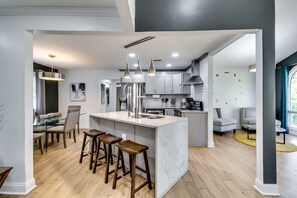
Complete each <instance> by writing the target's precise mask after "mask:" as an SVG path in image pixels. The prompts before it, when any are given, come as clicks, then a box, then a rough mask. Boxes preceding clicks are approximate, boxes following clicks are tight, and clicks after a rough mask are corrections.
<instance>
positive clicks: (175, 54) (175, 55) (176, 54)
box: [171, 52, 179, 57]
mask: <svg viewBox="0 0 297 198" xmlns="http://www.w3.org/2000/svg"><path fill="white" fill-rule="evenodd" d="M171 56H172V57H178V56H179V54H178V53H177V52H174V53H172V55H171Z"/></svg>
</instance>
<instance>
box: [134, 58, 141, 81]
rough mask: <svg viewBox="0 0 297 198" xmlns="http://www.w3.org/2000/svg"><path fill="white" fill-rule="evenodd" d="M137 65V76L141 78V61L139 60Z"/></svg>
mask: <svg viewBox="0 0 297 198" xmlns="http://www.w3.org/2000/svg"><path fill="white" fill-rule="evenodd" d="M137 64H138V66H137V68H136V71H135V76H137V77H140V76H141V75H142V71H141V68H140V64H139V59H138V62H137Z"/></svg>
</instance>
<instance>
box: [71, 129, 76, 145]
mask: <svg viewBox="0 0 297 198" xmlns="http://www.w3.org/2000/svg"><path fill="white" fill-rule="evenodd" d="M70 133H71V132H70ZM73 139H74V142H75V143H76V136H75V130H73Z"/></svg>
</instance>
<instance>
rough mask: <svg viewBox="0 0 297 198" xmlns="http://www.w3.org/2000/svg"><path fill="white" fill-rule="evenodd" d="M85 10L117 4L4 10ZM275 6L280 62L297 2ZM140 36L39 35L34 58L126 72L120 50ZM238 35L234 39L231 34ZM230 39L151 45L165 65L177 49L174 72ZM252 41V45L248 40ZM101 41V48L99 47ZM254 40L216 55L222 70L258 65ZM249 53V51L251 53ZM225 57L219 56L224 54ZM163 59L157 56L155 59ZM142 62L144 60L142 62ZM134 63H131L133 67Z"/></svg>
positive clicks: (41, 2)
mask: <svg viewBox="0 0 297 198" xmlns="http://www.w3.org/2000/svg"><path fill="white" fill-rule="evenodd" d="M23 6H26V7H69V6H70V7H85V8H88V7H89V8H90V9H91V7H92V9H94V8H116V3H115V0H71V1H70V0H21V1H20V0H1V1H0V7H12V8H13V7H23ZM275 7H276V38H275V39H276V63H277V62H279V61H281V60H283V59H284V58H286V57H288V56H289V55H291V54H293V53H295V52H296V51H297V39H296V38H297V23H296V18H297V12H296V8H297V0H275ZM143 36H144V35H142V34H141V33H132V34H130V35H128V36H127V35H124V36H119V35H117V36H108V35H104V36H102V35H101V36H99V35H95V36H94V35H93V36H90V35H85V36H83V35H36V36H35V39H34V60H35V61H36V62H39V63H42V64H47V65H48V64H49V60H48V57H47V54H48V53H55V54H56V55H57V58H56V63H57V66H58V67H62V68H123V66H122V65H123V62H125V53H126V52H125V51H124V50H123V48H122V46H123V45H125V44H127V43H129V42H132V41H134V40H137V39H138V38H142V37H143ZM233 36H234V35H233ZM231 37H232V36H231V35H221V34H219V35H215V34H213V35H211V34H210V35H199V33H197V34H196V36H193V37H192V36H191V37H190V38H188V37H185V36H183V35H175V36H172V35H171V38H166V35H160V36H159V35H157V39H155V41H153V42H156V43H154V44H152V45H153V49H154V51H155V52H154V55H155V56H156V58H162V59H163V64H162V65H160V66H158V67H159V68H164V64H165V62H169V61H173V60H171V59H170V56H169V55H170V53H171V51H173V50H178V51H179V52H180V54H181V56H180V57H179V58H178V59H176V60H174V63H172V64H173V67H172V68H182V67H185V66H186V65H188V64H189V62H190V59H193V58H197V57H198V56H200V55H201V54H202V53H204V52H207V51H210V50H211V49H214V48H215V47H216V46H218V45H220V44H222V43H224V42H226V41H227V40H228V39H230V38H231ZM249 39H250V41H248V40H249ZM98 43H99V44H98ZM251 43H254V38H251V37H248V36H247V37H243V38H241V39H239V40H238V41H236V42H235V43H234V44H233V45H231V46H230V47H227V48H226V49H224V50H223V51H221V52H220V53H219V54H218V57H217V59H218V60H219V61H218V62H219V63H220V64H219V67H236V66H237V67H240V66H242V67H247V66H248V65H249V64H251V63H252V62H254V57H252V56H251V54H254V47H251ZM142 47H143V48H144V49H142V50H140V52H141V54H142V56H146V58H142V60H143V59H144V60H146V59H147V60H146V62H143V64H148V59H149V57H150V56H151V55H150V54H151V53H152V52H151V50H150V49H151V48H150V47H145V46H142ZM248 49H250V51H248ZM220 55H221V56H220ZM157 56H159V57H157ZM223 57H224V58H223ZM142 60H141V61H142ZM132 62H134V61H132V60H131V63H132Z"/></svg>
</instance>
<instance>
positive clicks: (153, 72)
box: [148, 58, 156, 76]
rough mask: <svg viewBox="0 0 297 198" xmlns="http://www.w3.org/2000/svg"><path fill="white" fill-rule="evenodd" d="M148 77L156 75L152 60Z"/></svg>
mask: <svg viewBox="0 0 297 198" xmlns="http://www.w3.org/2000/svg"><path fill="white" fill-rule="evenodd" d="M148 75H149V76H155V75H156V68H155V66H154V64H153V59H152V58H151V65H150V67H149V69H148Z"/></svg>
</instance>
